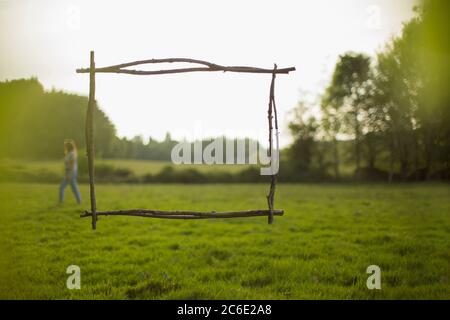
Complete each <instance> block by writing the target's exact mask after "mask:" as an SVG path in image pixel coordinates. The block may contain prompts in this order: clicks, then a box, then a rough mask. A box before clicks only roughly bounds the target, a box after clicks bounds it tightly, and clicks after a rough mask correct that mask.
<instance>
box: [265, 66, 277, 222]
mask: <svg viewBox="0 0 450 320" xmlns="http://www.w3.org/2000/svg"><path fill="white" fill-rule="evenodd" d="M276 70H277V65H276V64H275V66H274V72H273V73H272V82H271V83H270V94H269V110H268V115H267V118H268V120H269V156H270V166H271V167H272V166H273V164H274V163H273V161H274V158H273V133H272V131H273V117H274V116H273V115H272V114H274V115H275V130H276V132H277V141H276V142H277V152H278V119H277V112H276V107H275V75H276ZM277 156H279V155H277ZM277 161H278V160H277ZM276 183H277V174H276V173H273V174H272V175H271V181H270V190H269V194H268V195H267V204H268V206H269V215H268V220H267V222H268V223H269V224H272V222H273V209H274V205H273V199H274V195H275V186H276Z"/></svg>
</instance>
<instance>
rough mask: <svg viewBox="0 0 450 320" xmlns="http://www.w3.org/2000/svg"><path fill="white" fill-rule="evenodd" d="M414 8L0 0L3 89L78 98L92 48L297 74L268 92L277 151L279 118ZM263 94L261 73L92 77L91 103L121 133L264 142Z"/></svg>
mask: <svg viewBox="0 0 450 320" xmlns="http://www.w3.org/2000/svg"><path fill="white" fill-rule="evenodd" d="M415 2H416V1H414V0H395V1H392V0H309V1H300V0H293V1H281V0H277V1H262V0H254V1H242V0H241V1H239V0H236V1H235V0H227V1H211V0H203V1H197V0H192V1H182V0H181V1H171V0H164V1H130V0H126V1H125V0H124V1H111V0H109V1H88V0H86V1H65V0H51V1H50V0H47V1H45V0H43V1H40V0H0V80H5V79H15V78H23V77H31V76H37V77H38V78H39V80H40V81H41V82H42V83H43V84H44V86H45V87H46V88H47V89H51V88H56V89H62V90H65V91H70V92H76V93H81V94H85V95H87V94H88V87H89V83H88V75H87V74H76V73H75V69H76V68H79V67H88V65H89V51H90V50H94V51H95V55H96V64H97V66H98V67H101V66H107V65H111V64H118V63H123V62H129V61H133V60H141V59H150V58H169V57H187V58H196V59H203V60H207V61H211V62H215V63H218V64H222V65H248V66H255V67H265V68H271V67H272V66H273V63H277V64H278V66H279V67H290V66H295V67H296V68H297V71H296V72H294V73H291V74H290V75H279V76H278V77H277V83H276V93H275V94H276V101H277V108H278V112H279V118H280V123H281V141H282V144H286V143H288V142H289V133H288V131H287V122H288V113H289V110H291V109H292V108H293V107H294V106H295V105H296V102H297V101H298V99H299V98H300V97H301V95H302V94H304V93H308V94H309V95H315V94H317V93H319V92H320V90H321V89H322V88H323V87H324V86H325V85H326V83H327V81H328V79H329V78H330V75H331V72H332V70H333V67H334V64H335V62H336V59H337V57H338V55H339V54H341V53H344V52H346V51H348V50H353V51H362V52H365V53H368V54H370V55H374V54H375V52H376V50H378V49H380V48H382V47H383V45H384V43H385V42H386V41H387V40H388V39H389V38H390V37H391V36H392V35H395V34H397V33H398V32H399V31H400V30H401V26H402V22H404V21H406V20H408V19H409V18H410V17H412V15H413V11H412V8H413V6H414V3H415ZM161 67H166V66H164V65H157V66H156V68H158V69H160V68H161ZM167 67H177V66H176V65H169V66H167ZM149 68H155V66H149V67H144V69H149ZM269 85H270V75H252V74H237V73H225V74H223V73H192V74H178V75H160V76H133V75H116V74H100V75H97V100H98V102H99V104H100V107H101V108H102V109H103V110H104V111H105V112H106V113H107V114H108V116H109V117H110V118H111V120H112V121H113V122H114V124H115V125H116V127H117V130H118V134H119V135H120V136H127V137H132V136H134V135H138V134H141V135H143V136H144V137H145V138H147V137H148V136H152V137H154V138H157V139H162V138H163V137H164V135H165V133H166V132H167V131H170V132H171V133H172V136H173V137H175V138H178V139H179V138H183V137H186V138H188V139H191V138H193V137H198V136H218V135H222V134H227V135H228V136H250V137H253V138H258V139H260V141H265V140H266V135H267V116H266V112H267V104H268V93H269Z"/></svg>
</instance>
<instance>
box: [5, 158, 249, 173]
mask: <svg viewBox="0 0 450 320" xmlns="http://www.w3.org/2000/svg"><path fill="white" fill-rule="evenodd" d="M95 163H96V164H98V165H102V164H106V165H111V166H113V167H115V168H124V169H129V170H131V171H132V172H133V173H134V174H135V175H136V176H143V175H145V174H148V173H150V174H155V173H158V172H160V171H161V170H162V169H163V168H164V167H167V166H172V167H173V168H175V170H181V169H183V170H184V169H190V168H194V169H196V170H198V171H199V172H202V173H208V172H212V171H214V172H218V171H219V172H220V171H222V172H223V171H225V172H230V173H235V172H239V171H241V170H243V169H245V168H248V167H250V166H251V165H237V164H234V165H225V164H223V165H220V164H219V165H206V164H183V165H175V164H173V163H172V162H170V161H157V160H136V159H97V160H96V161H95ZM1 166H5V167H9V168H16V169H20V170H23V171H26V172H39V171H48V172H50V173H53V174H57V175H62V174H63V172H64V162H63V160H40V161H39V160H31V161H25V160H8V159H1V160H0V167H1Z"/></svg>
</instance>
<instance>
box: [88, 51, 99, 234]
mask: <svg viewBox="0 0 450 320" xmlns="http://www.w3.org/2000/svg"><path fill="white" fill-rule="evenodd" d="M94 111H95V60H94V51H91V57H90V68H89V102H88V108H87V113H86V152H87V158H88V168H89V192H90V198H91V212H92V229H93V230H95V229H96V225H97V204H96V201H95V185H94Z"/></svg>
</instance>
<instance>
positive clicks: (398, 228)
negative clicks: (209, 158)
mask: <svg viewBox="0 0 450 320" xmlns="http://www.w3.org/2000/svg"><path fill="white" fill-rule="evenodd" d="M81 188H82V194H83V196H84V199H85V202H84V204H83V205H81V206H78V205H76V204H75V203H74V199H73V196H72V195H71V194H70V190H69V189H68V190H67V195H66V196H67V203H66V204H65V205H64V206H58V205H56V198H57V186H56V185H48V184H47V185H40V184H11V183H5V184H0V208H1V211H0V257H1V258H0V298H12V299H16V298H31V299H79V298H86V299H100V298H105V299H393V298H400V299H411V298H417V299H430V298H437V299H448V298H449V297H450V283H449V279H450V268H449V265H450V200H449V199H450V189H449V187H448V185H443V184H441V185H425V184H424V185H391V186H390V185H280V186H279V188H278V189H277V199H276V206H277V207H279V208H283V209H285V210H286V213H285V216H283V217H275V222H274V224H273V225H271V226H269V225H267V219H266V218H265V217H260V218H240V219H229V220H225V219H223V220H193V221H174V220H162V219H145V218H137V217H106V218H105V217H102V218H101V219H100V220H99V221H98V230H97V231H95V232H94V231H92V230H91V228H90V220H89V219H87V218H83V219H80V218H79V213H80V211H81V210H84V209H87V208H88V203H87V201H86V200H87V195H88V189H87V186H85V185H83V186H82V187H81ZM266 191H267V186H266V185H261V184H253V185H250V184H249V185H145V186H143V185H118V186H113V185H99V186H97V193H98V208H99V209H100V210H101V209H119V208H132V207H134V208H139V207H144V208H159V209H196V210H228V209H251V208H264V207H265V206H266V201H265V193H266ZM71 264H76V265H78V266H80V268H81V290H68V289H67V288H66V278H67V276H68V275H67V274H66V273H65V271H66V268H67V267H68V266H69V265H71ZM372 264H376V265H379V266H380V267H381V272H382V274H381V285H382V289H381V290H368V289H367V287H366V280H367V277H368V274H366V268H367V266H369V265H372Z"/></svg>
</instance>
